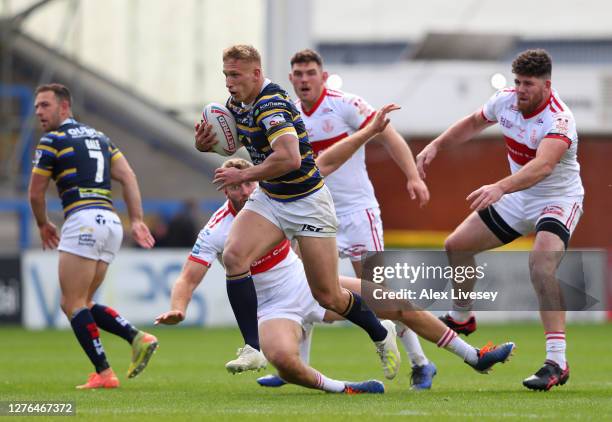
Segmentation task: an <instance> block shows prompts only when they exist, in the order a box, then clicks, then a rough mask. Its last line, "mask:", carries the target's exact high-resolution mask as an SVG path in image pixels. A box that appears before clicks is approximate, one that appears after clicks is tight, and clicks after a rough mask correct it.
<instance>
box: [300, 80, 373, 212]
mask: <svg viewBox="0 0 612 422" xmlns="http://www.w3.org/2000/svg"><path fill="white" fill-rule="evenodd" d="M296 105H297V106H298V108H299V110H300V112H301V113H302V120H303V121H304V124H305V125H306V130H307V132H308V139H309V140H310V144H311V145H312V149H313V151H314V153H315V156H316V155H318V154H320V153H321V152H323V151H324V150H325V149H326V148H329V147H330V146H331V145H333V144H334V143H336V142H338V141H339V140H341V139H343V138H346V137H347V136H349V135H351V134H352V133H354V132H356V131H357V130H359V129H361V128H362V127H364V126H365V125H366V124H367V123H368V121H369V120H370V119H371V118H372V117H373V116H374V114H375V112H376V111H375V110H374V109H373V108H372V106H370V105H369V104H368V103H367V102H365V101H364V100H363V99H362V98H360V97H358V96H356V95H353V94H348V93H346V92H342V91H335V90H331V89H323V93H322V94H321V97H319V99H318V100H317V102H316V103H315V105H314V106H313V107H312V109H311V110H304V107H303V104H302V103H301V101H297V103H296ZM325 184H326V185H327V186H328V187H329V190H330V191H331V194H332V197H333V199H334V206H335V207H336V215H339V216H340V215H345V214H349V213H353V212H356V211H361V210H365V209H368V208H376V207H378V201H377V200H376V196H374V188H373V187H372V182H370V178H369V177H368V172H367V170H366V165H365V148H364V147H361V148H359V150H358V151H357V152H356V153H355V154H354V155H353V156H352V157H351V158H350V159H349V160H348V161H347V162H346V163H344V164H343V165H342V166H341V167H340V168H339V169H338V170H336V171H335V172H333V173H332V174H330V175H329V176H327V177H326V178H325Z"/></svg>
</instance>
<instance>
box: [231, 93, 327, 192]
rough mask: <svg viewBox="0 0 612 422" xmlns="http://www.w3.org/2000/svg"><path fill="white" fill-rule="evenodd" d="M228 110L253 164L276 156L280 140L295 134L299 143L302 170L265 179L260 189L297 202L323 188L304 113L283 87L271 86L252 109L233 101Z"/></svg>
mask: <svg viewBox="0 0 612 422" xmlns="http://www.w3.org/2000/svg"><path fill="white" fill-rule="evenodd" d="M227 108H228V109H229V110H230V111H231V113H232V114H233V115H234V118H235V119H236V125H237V131H238V139H239V140H240V142H241V143H242V144H243V145H244V146H245V148H246V149H247V151H248V152H249V155H250V156H251V161H253V164H255V165H258V164H261V163H262V162H263V161H264V160H265V159H266V158H267V157H268V156H269V155H270V154H272V152H273V151H272V147H271V144H272V142H274V140H275V139H276V138H278V137H279V136H281V135H285V134H292V135H294V136H295V137H296V138H297V139H298V140H299V148H300V155H301V157H302V165H301V166H300V168H299V169H298V170H295V171H292V172H289V173H287V174H283V175H282V176H280V177H277V178H274V179H271V180H263V181H260V182H259V187H260V188H261V189H262V190H263V191H264V192H265V193H266V195H268V196H269V197H270V198H272V199H274V200H277V201H283V202H288V201H295V200H297V199H300V198H303V197H305V196H308V195H310V194H311V193H314V192H316V191H317V190H319V189H321V187H323V177H322V176H321V174H320V173H319V169H318V168H317V166H316V164H315V160H314V154H313V152H312V147H311V146H310V142H309V141H308V134H307V132H306V127H305V126H304V122H303V121H302V117H301V115H300V112H299V111H298V109H297V108H296V107H295V105H294V104H293V101H291V99H290V98H289V94H287V92H286V91H285V90H283V89H282V88H281V87H280V86H278V85H276V84H274V83H268V84H267V85H266V86H265V87H264V89H263V90H262V91H261V92H260V93H259V95H258V96H257V98H256V99H255V102H254V103H253V105H252V106H244V105H243V104H241V103H239V102H236V101H234V100H233V98H230V99H229V100H228V101H227Z"/></svg>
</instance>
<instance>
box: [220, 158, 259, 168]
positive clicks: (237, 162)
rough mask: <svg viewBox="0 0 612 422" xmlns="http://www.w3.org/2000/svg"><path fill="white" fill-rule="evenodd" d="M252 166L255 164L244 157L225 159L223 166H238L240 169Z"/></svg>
mask: <svg viewBox="0 0 612 422" xmlns="http://www.w3.org/2000/svg"><path fill="white" fill-rule="evenodd" d="M250 167H253V164H251V163H249V162H248V161H247V160H245V159H243V158H230V159H229V160H225V162H223V165H222V166H221V168H224V169H226V168H237V169H238V170H246V169H248V168H250Z"/></svg>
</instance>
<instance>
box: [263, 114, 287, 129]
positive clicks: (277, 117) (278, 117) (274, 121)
mask: <svg viewBox="0 0 612 422" xmlns="http://www.w3.org/2000/svg"><path fill="white" fill-rule="evenodd" d="M261 122H262V123H263V125H264V127H265V128H266V130H270V129H271V128H273V127H275V126H278V125H281V124H283V123H285V122H286V120H285V117H284V116H283V115H282V114H280V113H278V114H273V115H271V116H268V117H266V118H264V119H263V120H262V121H261Z"/></svg>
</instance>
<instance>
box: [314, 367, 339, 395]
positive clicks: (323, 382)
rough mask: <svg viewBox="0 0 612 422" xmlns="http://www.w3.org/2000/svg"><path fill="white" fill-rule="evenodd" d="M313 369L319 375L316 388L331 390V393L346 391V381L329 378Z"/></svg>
mask: <svg viewBox="0 0 612 422" xmlns="http://www.w3.org/2000/svg"><path fill="white" fill-rule="evenodd" d="M313 371H314V372H315V374H316V375H317V382H316V385H315V386H314V388H317V389H319V390H323V391H329V392H330V393H342V392H343V391H344V383H343V382H342V381H338V380H334V379H331V378H327V377H326V376H325V375H323V374H322V373H320V372H318V371H315V370H314V369H313Z"/></svg>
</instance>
